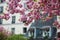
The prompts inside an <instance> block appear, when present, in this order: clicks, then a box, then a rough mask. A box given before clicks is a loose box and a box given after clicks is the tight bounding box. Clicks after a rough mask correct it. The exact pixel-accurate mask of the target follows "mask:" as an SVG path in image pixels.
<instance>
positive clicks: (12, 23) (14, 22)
mask: <svg viewBox="0 0 60 40" xmlns="http://www.w3.org/2000/svg"><path fill="white" fill-rule="evenodd" d="M7 1H8V0H6V1H4V2H3V1H2V0H0V15H4V13H5V12H7V10H6V8H7V6H8V4H7ZM22 2H23V3H24V1H23V0H22ZM23 3H22V4H23ZM19 18H20V14H11V15H10V18H9V19H8V20H5V19H0V26H1V27H4V28H5V29H6V30H8V31H10V32H12V33H14V34H25V33H26V31H27V30H28V29H29V26H25V25H24V23H23V22H20V21H19Z"/></svg>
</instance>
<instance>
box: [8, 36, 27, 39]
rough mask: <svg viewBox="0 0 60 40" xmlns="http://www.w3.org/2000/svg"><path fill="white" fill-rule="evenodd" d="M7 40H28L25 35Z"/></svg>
mask: <svg viewBox="0 0 60 40" xmlns="http://www.w3.org/2000/svg"><path fill="white" fill-rule="evenodd" d="M7 40H27V39H26V38H24V36H23V35H12V36H10V37H9V38H8V39H7Z"/></svg>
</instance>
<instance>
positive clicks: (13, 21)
mask: <svg viewBox="0 0 60 40" xmlns="http://www.w3.org/2000/svg"><path fill="white" fill-rule="evenodd" d="M15 18H16V17H15V16H12V24H14V23H15Z"/></svg>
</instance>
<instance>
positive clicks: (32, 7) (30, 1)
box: [0, 0, 60, 27]
mask: <svg viewBox="0 0 60 40" xmlns="http://www.w3.org/2000/svg"><path fill="white" fill-rule="evenodd" d="M21 1H22V0H9V2H8V8H7V11H8V14H5V15H4V16H3V17H0V18H5V19H6V20H8V19H9V18H10V17H9V14H14V13H20V15H22V17H21V18H20V19H19V21H22V22H24V23H25V24H26V25H28V24H30V23H31V22H32V21H33V20H42V21H48V20H50V19H52V18H53V17H54V16H57V15H58V16H59V15H60V0H26V7H27V8H23V9H22V10H20V9H17V7H18V6H19V8H22V7H23V5H22V4H21V3H19V2H21ZM27 10H29V13H28V14H26V13H25V12H26V11H27ZM53 25H55V26H57V25H58V26H59V23H57V21H55V22H54V23H53ZM59 27H60V26H59Z"/></svg>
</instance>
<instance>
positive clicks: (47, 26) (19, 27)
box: [0, 0, 60, 38]
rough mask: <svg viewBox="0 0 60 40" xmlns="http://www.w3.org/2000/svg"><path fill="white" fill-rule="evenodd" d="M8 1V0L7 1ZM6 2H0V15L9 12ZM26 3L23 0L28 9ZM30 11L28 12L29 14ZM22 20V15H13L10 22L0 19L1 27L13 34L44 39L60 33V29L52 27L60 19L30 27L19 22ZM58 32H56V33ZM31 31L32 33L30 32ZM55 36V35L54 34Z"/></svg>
mask: <svg viewBox="0 0 60 40" xmlns="http://www.w3.org/2000/svg"><path fill="white" fill-rule="evenodd" d="M6 1H8V0H6ZM6 1H4V2H3V1H2V0H0V15H3V14H4V12H7V10H6V7H7V6H8V4H7V2H6ZM25 2H26V1H24V0H22V2H21V3H22V4H23V5H24V6H23V7H26V4H25ZM28 12H29V11H26V13H28ZM19 18H20V14H16V13H15V14H13V15H12V14H11V15H10V18H9V20H5V19H0V26H1V27H4V28H5V29H6V30H8V31H10V32H12V33H13V34H26V35H28V36H31V34H32V35H33V36H34V38H36V37H38V38H39V37H44V36H46V35H48V36H49V37H51V36H53V37H55V36H56V31H57V32H60V29H57V30H56V28H55V27H53V26H52V23H53V22H54V20H55V19H56V20H58V22H60V17H59V16H57V17H54V18H53V19H51V20H50V21H47V22H45V23H43V22H42V21H41V20H39V21H35V22H34V23H32V24H30V25H29V26H25V25H24V23H23V22H20V21H18V20H19ZM55 30H56V31H55ZM30 31H31V32H30ZM53 32H54V33H55V34H54V33H53Z"/></svg>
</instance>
